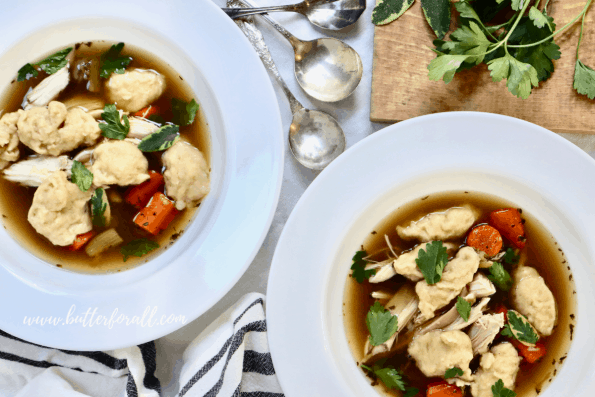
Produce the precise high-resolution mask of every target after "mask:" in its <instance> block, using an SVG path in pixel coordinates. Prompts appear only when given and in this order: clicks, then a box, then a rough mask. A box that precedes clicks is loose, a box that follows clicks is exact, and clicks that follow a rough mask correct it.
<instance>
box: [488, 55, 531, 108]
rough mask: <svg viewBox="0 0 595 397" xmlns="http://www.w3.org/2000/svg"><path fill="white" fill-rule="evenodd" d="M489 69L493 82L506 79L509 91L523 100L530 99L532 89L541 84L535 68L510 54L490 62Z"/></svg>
mask: <svg viewBox="0 0 595 397" xmlns="http://www.w3.org/2000/svg"><path fill="white" fill-rule="evenodd" d="M488 69H489V70H490V72H491V73H490V74H491V75H492V80H493V81H495V82H498V81H501V80H503V79H506V86H507V87H508V91H510V92H511V93H512V94H514V95H516V96H517V97H519V98H522V99H527V98H529V95H530V94H531V89H532V88H533V87H537V84H538V83H539V79H538V77H537V71H536V70H535V68H534V67H533V66H531V65H529V64H528V63H523V62H520V61H518V60H516V59H515V58H513V57H512V56H511V55H510V54H506V55H505V56H503V57H502V58H496V59H493V60H491V61H490V62H488Z"/></svg>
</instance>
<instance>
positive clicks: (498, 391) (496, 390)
mask: <svg viewBox="0 0 595 397" xmlns="http://www.w3.org/2000/svg"><path fill="white" fill-rule="evenodd" d="M492 394H493V395H494V397H516V393H515V392H513V391H512V390H510V389H507V388H506V387H504V382H502V379H498V381H497V382H496V383H495V384H494V385H493V386H492Z"/></svg>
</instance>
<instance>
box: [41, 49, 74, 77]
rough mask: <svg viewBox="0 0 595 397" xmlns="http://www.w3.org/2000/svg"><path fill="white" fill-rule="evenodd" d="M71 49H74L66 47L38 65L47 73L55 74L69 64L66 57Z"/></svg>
mask: <svg viewBox="0 0 595 397" xmlns="http://www.w3.org/2000/svg"><path fill="white" fill-rule="evenodd" d="M70 51H72V47H68V48H65V49H63V50H62V51H58V52H57V53H55V54H52V55H50V56H49V57H47V58H46V59H44V60H43V61H41V62H38V63H37V65H39V67H40V68H41V70H43V71H44V72H46V73H47V74H54V73H56V72H57V71H58V70H60V69H62V68H63V67H64V66H66V65H67V64H68V60H67V59H66V57H67V56H68V54H70Z"/></svg>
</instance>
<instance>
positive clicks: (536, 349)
mask: <svg viewBox="0 0 595 397" xmlns="http://www.w3.org/2000/svg"><path fill="white" fill-rule="evenodd" d="M510 343H512V345H513V346H514V347H516V349H517V350H518V351H519V353H520V354H521V356H523V358H524V359H525V361H527V362H528V363H529V364H533V363H534V362H536V361H539V360H540V359H542V358H543V357H545V355H546V353H547V351H546V349H545V345H544V344H543V343H540V342H537V343H536V344H535V346H526V345H523V344H522V343H521V342H519V341H518V340H516V339H512V338H510Z"/></svg>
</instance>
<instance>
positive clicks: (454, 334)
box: [407, 331, 473, 381]
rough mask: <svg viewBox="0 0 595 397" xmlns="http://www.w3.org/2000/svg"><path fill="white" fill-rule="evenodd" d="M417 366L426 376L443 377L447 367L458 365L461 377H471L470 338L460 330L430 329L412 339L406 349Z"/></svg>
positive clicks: (465, 378)
mask: <svg viewBox="0 0 595 397" xmlns="http://www.w3.org/2000/svg"><path fill="white" fill-rule="evenodd" d="M407 351H408V352H409V354H410V355H411V356H412V357H413V359H414V360H415V362H416V364H417V367H418V368H419V369H420V371H421V372H423V374H424V375H425V376H427V377H434V376H440V377H444V373H445V372H446V370H447V369H450V368H453V367H458V368H460V369H461V370H462V371H463V375H461V377H460V378H461V379H463V380H465V381H471V380H472V379H473V377H472V375H471V370H470V369H469V363H470V362H471V360H473V348H472V346H471V339H469V337H468V336H467V334H465V333H464V332H461V331H447V332H442V331H432V332H428V333H427V334H424V335H421V336H418V337H416V338H414V339H413V341H412V342H411V343H410V344H409V348H408V349H407Z"/></svg>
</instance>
